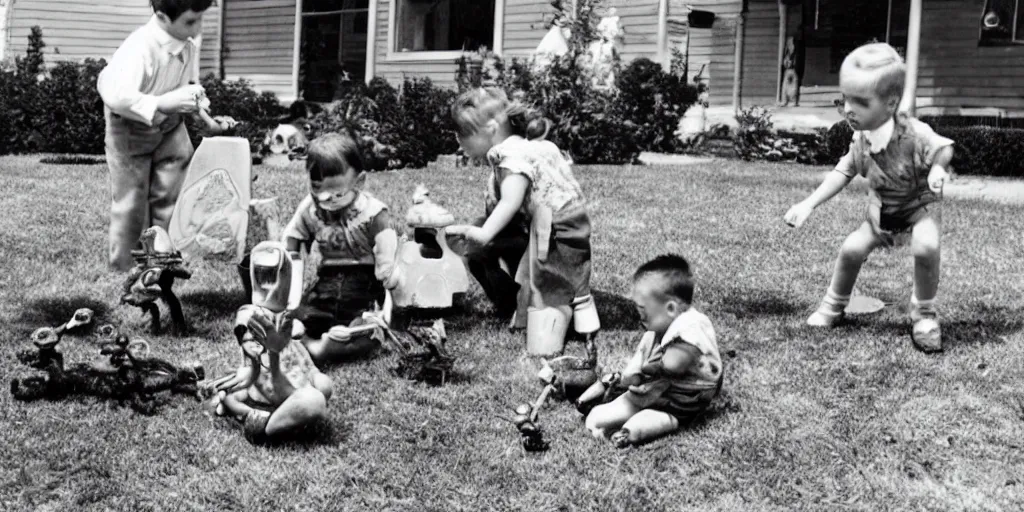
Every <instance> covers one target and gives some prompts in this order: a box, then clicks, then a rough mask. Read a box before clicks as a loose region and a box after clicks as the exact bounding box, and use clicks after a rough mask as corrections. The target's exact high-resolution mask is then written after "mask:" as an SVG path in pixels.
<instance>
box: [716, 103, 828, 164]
mask: <svg viewBox="0 0 1024 512" xmlns="http://www.w3.org/2000/svg"><path fill="white" fill-rule="evenodd" d="M736 121H737V123H738V126H737V128H736V134H735V135H734V136H733V145H734V146H735V148H736V153H737V154H738V155H739V157H740V158H742V159H744V160H768V161H770V162H778V161H784V160H785V161H795V162H799V163H802V164H817V163H822V158H823V157H824V156H825V155H824V153H823V152H822V151H821V148H822V147H824V146H825V144H824V140H823V135H822V134H821V133H811V134H802V133H801V134H797V133H782V132H776V131H775V130H774V128H773V123H772V113H771V110H768V109H767V108H764V107H756V106H755V107H750V108H746V109H741V110H740V112H739V114H737V115H736Z"/></svg>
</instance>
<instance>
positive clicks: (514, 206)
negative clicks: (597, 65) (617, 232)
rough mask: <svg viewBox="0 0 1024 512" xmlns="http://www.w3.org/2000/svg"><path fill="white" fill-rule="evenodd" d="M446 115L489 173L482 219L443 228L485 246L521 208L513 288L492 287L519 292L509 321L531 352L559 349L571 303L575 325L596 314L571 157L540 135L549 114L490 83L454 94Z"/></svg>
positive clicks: (585, 224)
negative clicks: (525, 234) (521, 242)
mask: <svg viewBox="0 0 1024 512" xmlns="http://www.w3.org/2000/svg"><path fill="white" fill-rule="evenodd" d="M452 117H453V118H454V120H455V123H456V125H457V126H458V136H459V144H461V145H462V148H463V149H464V150H465V151H466V154H467V155H469V156H470V157H473V158H478V159H484V158H486V160H487V162H488V164H490V167H491V169H492V173H491V178H490V180H489V181H488V190H487V206H488V208H487V209H488V210H489V213H488V217H487V220H486V221H485V222H484V223H483V226H468V225H461V226H452V227H450V228H448V233H449V234H452V235H456V236H461V237H462V238H464V239H466V240H468V241H470V242H473V243H475V244H477V245H478V246H481V247H480V250H486V247H487V246H488V245H489V244H492V243H494V242H495V238H496V237H499V235H500V234H501V233H502V231H503V230H504V229H505V228H506V227H507V226H508V225H509V224H510V222H512V220H513V218H514V217H515V216H516V214H517V213H520V212H521V213H522V215H523V217H524V218H525V220H526V222H527V223H528V224H529V226H530V241H529V248H528V250H527V254H526V257H525V258H523V259H522V260H520V262H519V270H518V272H517V273H516V283H518V285H519V290H518V291H516V290H515V289H508V290H492V294H505V295H506V296H508V295H512V296H514V295H515V294H517V293H518V297H517V301H516V305H517V307H516V312H515V315H514V316H513V320H512V327H513V328H523V327H526V328H527V347H528V349H530V350H531V352H534V353H542V352H549V353H550V352H558V351H559V350H560V347H561V346H563V345H564V338H565V334H566V332H567V330H568V326H569V318H570V317H572V316H573V313H574V308H575V312H576V326H575V327H576V331H577V332H580V333H583V334H588V335H592V334H593V333H594V332H596V331H597V329H598V328H599V322H598V321H597V315H596V310H595V309H594V306H593V299H592V298H591V296H590V218H589V216H588V215H587V208H586V201H585V199H584V197H583V190H582V189H581V188H580V184H579V182H577V181H576V178H575V177H574V176H573V173H572V168H571V166H570V164H569V161H568V160H566V158H565V157H564V156H563V155H562V152H561V151H560V150H559V149H558V147H557V146H555V145H554V144H553V143H551V142H549V141H546V140H543V139H544V137H545V135H546V134H547V131H548V121H547V120H546V119H544V118H543V117H541V116H540V114H539V113H537V112H535V111H532V110H530V109H528V108H526V107H524V106H523V105H520V104H518V103H515V102H511V101H509V99H508V96H506V95H505V93H504V91H502V90H500V89H497V88H490V87H488V88H480V89H475V90H472V91H468V92H466V93H464V94H462V95H461V96H459V98H458V99H457V100H456V102H455V104H454V105H453V106H452ZM469 257H470V259H472V254H470V255H469ZM476 277H477V279H478V280H479V279H480V276H479V275H477V276H476ZM481 284H482V285H484V287H485V288H488V286H487V283H481ZM510 288H511V287H510ZM493 299H495V297H492V300H493ZM580 313H585V314H582V315H581V314H580ZM583 320H589V322H583ZM531 347H533V349H531ZM545 347H546V348H553V350H545Z"/></svg>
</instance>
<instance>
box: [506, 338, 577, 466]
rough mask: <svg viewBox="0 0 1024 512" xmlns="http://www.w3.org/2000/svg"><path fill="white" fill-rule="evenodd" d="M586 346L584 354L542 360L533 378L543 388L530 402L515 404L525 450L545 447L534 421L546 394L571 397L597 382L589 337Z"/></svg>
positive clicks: (513, 420) (539, 429)
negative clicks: (533, 400) (582, 355)
mask: <svg viewBox="0 0 1024 512" xmlns="http://www.w3.org/2000/svg"><path fill="white" fill-rule="evenodd" d="M586 350H587V355H586V357H578V356H561V357H557V358H555V359H552V360H544V361H543V363H542V366H541V369H540V371H539V372H537V378H539V379H540V380H541V382H543V383H544V389H542V390H541V392H540V396H538V397H537V400H536V401H535V402H534V403H533V404H523V405H520V406H519V407H517V408H516V416H515V417H514V418H513V419H512V423H513V424H514V425H515V426H516V428H517V429H518V430H519V433H520V434H521V435H522V436H523V439H522V441H523V448H525V449H526V451H544V450H547V449H548V442H547V441H545V440H544V433H543V431H542V430H541V428H540V426H539V425H537V416H538V415H539V414H540V409H541V408H542V407H544V404H545V403H546V402H547V400H548V398H551V397H554V398H562V399H566V400H574V399H575V398H576V397H579V396H580V395H581V394H582V393H584V392H585V391H587V390H589V389H590V388H591V387H592V386H593V385H594V384H595V383H596V382H597V349H596V347H595V346H594V340H593V338H591V339H588V340H587V343H586Z"/></svg>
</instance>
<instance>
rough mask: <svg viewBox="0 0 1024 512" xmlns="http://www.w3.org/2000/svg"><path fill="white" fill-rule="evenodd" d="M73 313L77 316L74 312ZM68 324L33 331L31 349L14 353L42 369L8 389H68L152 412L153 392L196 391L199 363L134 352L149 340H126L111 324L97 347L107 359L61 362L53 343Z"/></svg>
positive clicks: (35, 392)
mask: <svg viewBox="0 0 1024 512" xmlns="http://www.w3.org/2000/svg"><path fill="white" fill-rule="evenodd" d="M79 311H83V310H79ZM86 311H87V310H86ZM90 313H91V312H90ZM75 316H76V318H78V316H79V315H78V313H76V315H75ZM90 317H91V315H90ZM90 320H91V318H90ZM73 321H74V319H73ZM68 325H72V327H71V328H73V324H72V322H69V323H68V324H65V326H62V327H64V328H62V327H58V328H55V329H52V328H48V327H44V328H41V329H37V330H36V331H35V332H34V333H32V343H33V345H35V349H34V350H32V349H30V350H26V351H23V352H21V353H19V354H18V359H19V360H20V361H21V362H22V363H23V364H25V365H27V366H29V367H31V368H35V369H37V370H41V371H42V373H38V372H37V373H35V374H33V375H28V376H23V377H17V378H15V379H13V380H12V381H11V395H13V396H14V398H15V399H18V400H22V401H33V400H39V399H47V400H58V399H61V398H65V397H67V396H70V395H90V396H96V397H101V398H112V399H115V400H118V401H119V402H121V403H125V402H127V403H128V404H130V405H131V407H132V409H134V410H136V411H138V412H140V413H142V414H153V413H154V412H156V409H157V407H158V406H159V404H158V403H157V402H156V395H157V393H160V392H164V391H169V392H171V393H180V394H187V395H194V396H195V395H197V387H196V384H197V383H198V381H199V380H200V379H202V378H203V376H204V372H203V367H202V366H199V365H192V366H184V367H178V366H175V365H173V364H171V363H169V362H167V361H164V360H162V359H156V358H148V357H145V356H142V357H139V356H136V355H135V354H134V353H133V350H132V349H133V347H135V346H139V345H142V346H145V347H146V348H147V351H148V343H146V342H145V340H130V339H129V338H128V337H127V336H125V335H123V334H119V333H117V332H116V330H115V329H114V328H113V327H108V328H105V329H103V330H102V331H103V334H109V335H110V336H111V339H110V340H109V343H107V344H105V345H104V346H103V348H102V349H101V351H100V353H101V354H102V355H106V356H108V361H107V362H106V363H105V364H102V365H97V364H82V363H79V364H74V365H70V366H65V365H64V356H63V354H61V353H60V352H59V351H58V350H57V345H58V344H59V343H60V341H61V337H62V334H63V333H64V332H65V330H66V329H65V328H66V326H68ZM80 325H81V324H80Z"/></svg>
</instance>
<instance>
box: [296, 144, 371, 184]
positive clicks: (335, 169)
mask: <svg viewBox="0 0 1024 512" xmlns="http://www.w3.org/2000/svg"><path fill="white" fill-rule="evenodd" d="M365 168H366V164H365V160H364V159H363V154H362V152H360V151H359V145H358V144H356V141H355V138H353V137H352V136H350V135H344V134H341V133H328V134H326V135H324V136H322V137H320V138H317V139H313V142H310V143H309V147H308V148H306V171H307V172H309V179H310V180H312V181H319V180H323V179H324V178H330V177H331V176H339V175H342V174H345V172H346V171H347V170H348V169H352V170H353V171H355V172H356V174H358V173H361V172H363V169H365Z"/></svg>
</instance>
